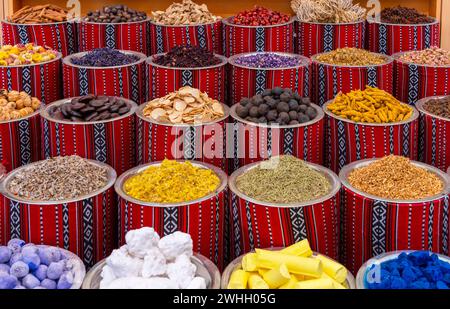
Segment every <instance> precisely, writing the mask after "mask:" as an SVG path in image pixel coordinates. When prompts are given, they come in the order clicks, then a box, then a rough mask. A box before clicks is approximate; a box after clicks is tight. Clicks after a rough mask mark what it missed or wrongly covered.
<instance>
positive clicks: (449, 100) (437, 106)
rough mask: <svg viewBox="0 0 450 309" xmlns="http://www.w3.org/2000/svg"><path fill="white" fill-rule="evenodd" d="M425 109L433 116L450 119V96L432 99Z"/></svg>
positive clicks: (425, 105) (424, 106)
mask: <svg viewBox="0 0 450 309" xmlns="http://www.w3.org/2000/svg"><path fill="white" fill-rule="evenodd" d="M423 109H424V110H426V111H427V112H429V113H431V114H433V115H436V116H439V117H443V118H447V119H450V96H447V97H443V98H441V99H431V100H429V101H428V102H426V103H425V104H424V105H423Z"/></svg>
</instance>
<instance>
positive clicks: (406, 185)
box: [348, 155, 444, 200]
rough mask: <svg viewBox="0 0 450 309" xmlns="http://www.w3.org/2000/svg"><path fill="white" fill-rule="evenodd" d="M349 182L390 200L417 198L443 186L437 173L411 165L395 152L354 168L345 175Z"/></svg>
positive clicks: (430, 194)
mask: <svg viewBox="0 0 450 309" xmlns="http://www.w3.org/2000/svg"><path fill="white" fill-rule="evenodd" d="M348 181H349V182H350V184H351V185H352V186H353V187H354V188H356V189H357V190H360V191H362V192H365V193H368V194H371V195H374V196H378V197H381V198H386V199H393V200H419V199H423V198H427V197H430V196H434V195H437V194H439V193H441V192H442V191H443V189H444V184H443V182H442V180H441V179H440V178H439V177H438V176H437V175H436V174H434V173H432V172H429V171H427V170H426V169H424V168H421V167H418V166H416V165H414V164H412V163H411V161H410V160H409V159H408V158H405V157H401V156H394V155H391V156H387V157H384V158H382V159H379V160H376V161H375V162H373V163H371V164H369V165H367V166H364V167H361V168H358V169H355V170H354V171H352V172H351V173H350V174H349V175H348Z"/></svg>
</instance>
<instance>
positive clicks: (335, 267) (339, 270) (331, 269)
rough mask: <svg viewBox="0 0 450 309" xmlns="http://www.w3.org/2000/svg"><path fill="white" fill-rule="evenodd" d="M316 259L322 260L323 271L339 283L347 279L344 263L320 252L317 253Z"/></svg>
mask: <svg viewBox="0 0 450 309" xmlns="http://www.w3.org/2000/svg"><path fill="white" fill-rule="evenodd" d="M317 259H318V260H320V261H321V262H322V267H323V271H324V272H325V273H326V274H327V275H328V276H330V277H331V278H332V279H334V280H336V281H337V282H339V283H342V282H344V281H345V279H347V268H345V267H344V265H342V264H339V263H338V262H335V261H333V260H332V259H330V258H328V257H326V256H323V255H321V254H319V255H317Z"/></svg>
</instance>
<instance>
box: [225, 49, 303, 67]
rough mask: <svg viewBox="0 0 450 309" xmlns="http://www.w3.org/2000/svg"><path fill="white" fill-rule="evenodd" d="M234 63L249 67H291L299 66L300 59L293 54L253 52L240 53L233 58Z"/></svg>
mask: <svg viewBox="0 0 450 309" xmlns="http://www.w3.org/2000/svg"><path fill="white" fill-rule="evenodd" d="M234 61H235V63H236V64H238V65H242V66H245V67H249V68H264V69H269V68H291V67H295V66H299V65H300V64H301V63H302V59H301V58H299V57H297V56H295V55H284V54H278V53H270V52H264V53H255V54H250V55H242V56H239V57H236V58H235V60H234Z"/></svg>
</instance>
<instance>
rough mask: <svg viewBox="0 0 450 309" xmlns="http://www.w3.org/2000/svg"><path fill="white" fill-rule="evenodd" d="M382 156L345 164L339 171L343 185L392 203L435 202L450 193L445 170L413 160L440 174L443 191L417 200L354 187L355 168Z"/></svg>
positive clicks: (359, 193)
mask: <svg viewBox="0 0 450 309" xmlns="http://www.w3.org/2000/svg"><path fill="white" fill-rule="evenodd" d="M379 159H380V158H371V159H364V160H359V161H355V162H352V163H350V164H348V165H346V166H344V167H343V168H342V169H341V171H340V172H339V179H340V181H341V183H342V186H343V187H345V188H347V189H349V190H351V191H352V192H354V193H356V194H358V195H360V196H362V197H364V198H368V199H371V200H374V201H380V202H385V203H392V204H419V203H429V202H433V201H436V200H439V199H441V198H443V197H445V196H446V195H448V194H449V191H450V177H449V176H448V175H447V174H446V173H444V172H443V171H441V170H440V169H438V168H436V167H433V166H431V165H428V164H425V163H422V162H418V161H413V160H411V163H412V164H413V165H415V166H416V167H420V168H424V169H426V170H427V171H429V172H432V173H434V174H435V175H436V176H438V177H439V178H440V179H441V181H442V183H443V185H444V188H443V190H442V192H441V193H438V194H435V195H433V196H429V197H426V198H422V199H417V200H394V199H389V198H383V197H380V196H375V195H371V194H368V193H365V192H363V191H361V190H358V189H356V188H355V187H353V186H352V185H351V184H350V182H349V181H348V175H349V174H350V173H351V172H352V171H353V170H355V169H357V168H361V167H365V166H367V165H369V164H371V163H373V162H376V161H378V160H379Z"/></svg>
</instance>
